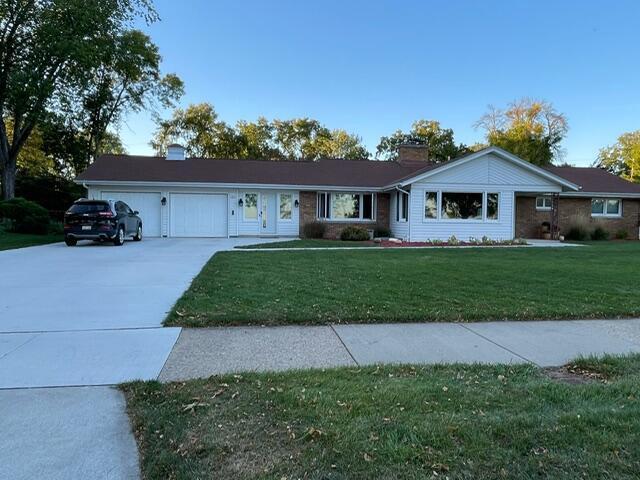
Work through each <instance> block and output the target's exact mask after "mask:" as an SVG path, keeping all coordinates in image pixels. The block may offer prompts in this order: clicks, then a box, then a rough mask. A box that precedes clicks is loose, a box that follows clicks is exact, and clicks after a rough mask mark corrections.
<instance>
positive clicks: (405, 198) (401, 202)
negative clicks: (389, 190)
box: [393, 190, 411, 223]
mask: <svg viewBox="0 0 640 480" xmlns="http://www.w3.org/2000/svg"><path fill="white" fill-rule="evenodd" d="M410 197H411V196H410V195H409V194H407V193H405V192H403V191H401V190H396V200H395V206H396V211H395V212H393V213H394V217H395V219H396V222H399V223H407V222H408V221H409V217H410V216H411V212H410V208H409V207H410V206H411V198H410ZM405 202H406V206H407V216H406V217H404V218H403V217H402V214H403V213H404V206H405Z"/></svg>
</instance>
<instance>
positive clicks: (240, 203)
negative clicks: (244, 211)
mask: <svg viewBox="0 0 640 480" xmlns="http://www.w3.org/2000/svg"><path fill="white" fill-rule="evenodd" d="M242 205H244V202H243V201H242V199H239V200H238V206H239V207H241V206H242Z"/></svg>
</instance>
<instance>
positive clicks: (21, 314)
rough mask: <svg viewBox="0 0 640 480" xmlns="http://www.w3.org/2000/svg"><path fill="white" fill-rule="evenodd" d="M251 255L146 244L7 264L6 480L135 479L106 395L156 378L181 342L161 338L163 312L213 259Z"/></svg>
mask: <svg viewBox="0 0 640 480" xmlns="http://www.w3.org/2000/svg"><path fill="white" fill-rule="evenodd" d="M251 243H256V239H233V240H232V239H216V240H213V239H145V240H144V241H142V242H127V243H126V244H125V245H124V246H123V247H113V246H111V245H94V244H92V243H89V242H86V243H81V244H80V245H79V246H77V247H75V248H68V247H66V246H65V245H64V244H52V245H45V246H39V247H31V248H24V249H19V250H9V251H4V252H0V270H1V271H2V272H3V275H2V276H0V432H2V435H1V436H0V465H2V473H3V474H4V476H6V478H12V479H25V480H26V479H32V478H51V479H65V480H67V479H70V480H71V479H85V478H92V479H114V480H115V479H129V478H131V479H134V478H138V476H139V468H138V453H137V449H136V445H135V440H134V438H133V435H132V433H131V427H130V425H129V420H128V418H127V414H126V411H125V402H124V398H123V395H122V393H120V392H119V391H118V390H117V389H115V388H113V387H108V386H100V385H113V384H117V383H121V382H125V381H130V380H137V379H142V380H151V379H155V378H157V377H158V375H159V373H160V371H161V369H162V366H163V365H164V363H165V362H166V359H167V357H168V355H169V352H170V351H171V349H172V347H173V345H174V343H175V342H176V339H177V338H178V335H179V333H180V329H179V328H162V327H161V324H162V321H163V320H164V317H165V315H166V312H167V311H168V310H169V309H170V308H171V306H172V305H173V304H174V303H175V301H176V300H177V299H178V298H179V297H180V295H181V294H182V293H183V292H184V290H185V289H186V288H187V287H188V286H189V283H190V282H191V280H192V279H193V277H194V276H195V275H196V274H197V273H198V272H199V271H200V270H201V269H202V267H203V266H204V264H205V263H206V262H207V260H208V259H209V258H210V257H211V256H212V255H213V254H214V253H216V252H217V251H219V250H226V249H231V248H233V247H234V246H236V245H242V244H251ZM42 387H65V388H42ZM4 476H3V475H2V474H0V477H2V478H4Z"/></svg>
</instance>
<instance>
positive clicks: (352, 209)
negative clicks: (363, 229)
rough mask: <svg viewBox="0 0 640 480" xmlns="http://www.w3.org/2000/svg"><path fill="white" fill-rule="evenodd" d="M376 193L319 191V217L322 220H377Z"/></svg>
mask: <svg viewBox="0 0 640 480" xmlns="http://www.w3.org/2000/svg"><path fill="white" fill-rule="evenodd" d="M375 198H376V197H375V194H374V193H337V192H336V193H327V192H321V193H318V197H317V199H318V203H317V211H316V214H317V217H318V218H319V219H321V220H336V221H349V220H351V221H370V220H375Z"/></svg>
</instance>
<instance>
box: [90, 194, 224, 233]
mask: <svg viewBox="0 0 640 480" xmlns="http://www.w3.org/2000/svg"><path fill="white" fill-rule="evenodd" d="M90 196H91V198H101V199H103V200H121V201H123V202H125V203H126V204H127V205H129V206H130V207H131V209H133V210H136V211H138V212H139V216H140V218H141V219H142V225H143V229H144V235H145V236H147V237H160V236H163V235H167V234H168V235H169V236H170V237H227V235H228V221H227V211H228V195H227V194H226V193H179V192H160V191H158V192H151V191H148V192H132V191H104V190H103V191H95V190H94V191H92V192H90Z"/></svg>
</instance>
